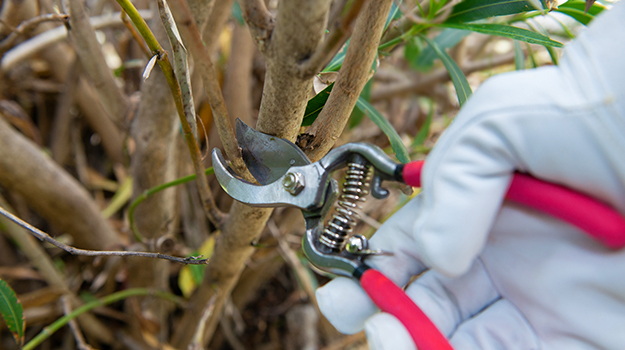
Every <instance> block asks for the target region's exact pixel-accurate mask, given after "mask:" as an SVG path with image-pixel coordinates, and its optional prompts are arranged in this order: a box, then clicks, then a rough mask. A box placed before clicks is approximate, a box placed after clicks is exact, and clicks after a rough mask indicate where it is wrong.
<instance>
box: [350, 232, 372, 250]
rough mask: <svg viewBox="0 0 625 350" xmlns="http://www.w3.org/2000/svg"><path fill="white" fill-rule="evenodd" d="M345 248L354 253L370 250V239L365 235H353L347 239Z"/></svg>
mask: <svg viewBox="0 0 625 350" xmlns="http://www.w3.org/2000/svg"><path fill="white" fill-rule="evenodd" d="M345 250H347V251H348V252H349V253H352V254H358V253H361V254H362V253H364V252H368V251H369V241H367V238H366V237H365V236H363V235H353V236H351V237H349V239H348V240H347V244H346V245H345Z"/></svg>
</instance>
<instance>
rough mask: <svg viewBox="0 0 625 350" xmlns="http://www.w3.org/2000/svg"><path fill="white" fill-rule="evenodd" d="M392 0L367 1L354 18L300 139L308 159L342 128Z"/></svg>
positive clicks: (326, 146)
mask: <svg viewBox="0 0 625 350" xmlns="http://www.w3.org/2000/svg"><path fill="white" fill-rule="evenodd" d="M391 4H392V0H381V1H368V2H367V3H366V4H365V7H364V8H363V10H362V11H361V13H360V16H359V17H358V19H357V20H356V27H355V28H354V35H353V36H352V39H351V41H350V45H349V48H348V49H347V53H346V55H345V61H344V62H343V66H342V68H341V70H340V71H339V77H338V78H337V80H336V82H335V83H334V88H333V89H332V93H331V94H330V97H329V98H328V101H327V102H326V105H325V107H324V108H323V110H322V111H321V113H320V114H319V117H318V118H317V120H316V121H315V122H314V123H313V125H312V126H311V127H310V129H308V131H307V132H306V134H304V135H303V137H302V138H301V139H300V140H299V141H300V147H302V148H303V149H304V150H305V151H306V154H307V155H308V157H309V158H310V159H312V160H317V159H320V158H321V157H323V156H324V155H325V154H326V153H327V152H328V151H329V150H330V149H331V148H332V146H333V145H334V142H335V141H336V140H337V139H338V137H339V135H340V134H341V133H342V132H343V128H344V127H345V124H346V123H347V120H348V118H349V115H350V113H351V112H352V110H353V109H354V106H355V105H356V100H357V99H358V96H359V94H360V91H361V90H362V88H363V87H364V86H365V84H366V83H367V80H368V78H369V74H370V71H371V63H372V62H373V60H374V59H375V56H376V54H377V51H378V44H379V41H380V36H381V35H382V30H383V29H384V23H385V21H386V14H387V13H388V12H389V10H390V7H391Z"/></svg>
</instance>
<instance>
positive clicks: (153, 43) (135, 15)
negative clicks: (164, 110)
mask: <svg viewBox="0 0 625 350" xmlns="http://www.w3.org/2000/svg"><path fill="white" fill-rule="evenodd" d="M117 3H118V4H119V5H120V6H121V7H122V8H123V9H124V10H125V11H126V13H127V14H128V17H130V19H131V20H132V23H134V25H135V27H136V28H137V30H138V31H139V33H140V34H141V36H142V37H143V39H144V40H145V42H146V44H147V45H148V47H149V48H150V50H151V51H152V54H153V55H157V57H158V65H159V67H161V70H162V72H163V74H164V75H165V79H167V83H168V84H169V88H170V89H171V92H172V95H173V97H174V102H175V104H176V111H177V112H178V119H179V120H180V124H181V125H182V132H183V135H184V138H185V141H186V143H187V147H188V148H189V153H190V156H191V162H192V163H193V169H194V170H195V174H196V175H198V176H197V184H198V190H199V192H200V197H201V199H202V206H203V207H204V211H205V212H206V216H207V217H208V218H209V220H211V222H213V224H215V226H217V227H221V225H222V224H223V222H224V220H225V214H224V213H222V212H221V211H220V210H219V209H218V208H217V206H216V205H215V201H214V199H213V194H212V193H211V190H210V187H209V186H208V180H207V179H206V176H204V170H205V169H204V164H203V163H202V152H201V151H200V146H199V145H198V143H197V142H196V139H195V137H194V135H193V129H192V128H191V125H190V124H189V123H188V122H187V119H186V117H185V112H184V106H183V103H182V97H181V92H180V86H179V85H178V82H177V81H176V77H175V75H174V70H173V68H172V66H171V63H170V62H169V59H168V57H167V56H168V55H167V51H165V50H164V49H163V48H162V47H161V44H160V43H159V42H158V40H156V38H155V37H154V34H153V33H152V31H151V30H150V28H149V27H148V24H147V23H146V22H145V20H144V19H143V18H142V17H141V15H140V14H139V11H137V9H136V8H135V6H134V5H133V4H132V3H131V2H130V0H117Z"/></svg>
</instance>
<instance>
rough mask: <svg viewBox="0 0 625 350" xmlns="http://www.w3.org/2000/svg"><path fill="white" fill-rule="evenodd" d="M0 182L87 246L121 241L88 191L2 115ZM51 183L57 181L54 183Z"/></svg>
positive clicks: (93, 247) (95, 246) (0, 122)
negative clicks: (10, 124)
mask: <svg viewBox="0 0 625 350" xmlns="http://www.w3.org/2000/svg"><path fill="white" fill-rule="evenodd" d="M0 184H2V186H3V187H5V188H9V189H11V191H15V192H16V193H19V194H20V195H22V196H23V197H24V199H25V200H26V201H27V202H28V204H29V205H30V206H31V207H32V208H34V209H35V210H36V211H37V212H38V213H39V214H40V215H41V216H43V217H44V218H45V219H46V220H48V221H49V222H50V223H51V224H52V225H54V226H55V227H57V228H59V229H60V230H61V231H65V232H67V233H69V234H70V235H72V237H73V238H74V242H75V243H76V245H77V246H80V247H85V248H88V249H98V248H102V247H109V246H112V245H115V244H118V243H119V238H118V237H117V235H116V234H115V232H114V231H113V229H112V227H110V226H109V224H108V223H107V222H106V220H104V218H103V217H102V216H101V215H100V211H99V209H98V207H97V206H96V204H95V202H94V201H93V200H92V199H91V197H90V196H89V193H87V191H86V190H85V189H84V188H83V187H82V186H81V185H80V184H79V183H78V182H77V181H76V180H75V179H74V178H73V177H71V176H70V175H69V174H68V173H67V172H66V171H65V170H63V169H62V168H61V167H60V166H58V165H57V164H56V163H55V162H54V161H52V160H51V159H50V158H49V157H47V156H46V155H45V154H44V153H43V151H41V150H40V149H39V148H38V147H37V146H36V145H35V144H34V143H32V142H31V141H30V140H28V139H26V138H25V137H24V136H23V135H21V134H19V133H18V132H16V131H15V130H14V129H13V128H12V127H11V126H9V125H8V124H7V122H6V121H4V119H3V118H0ZM50 184H54V185H53V186H51V185H50Z"/></svg>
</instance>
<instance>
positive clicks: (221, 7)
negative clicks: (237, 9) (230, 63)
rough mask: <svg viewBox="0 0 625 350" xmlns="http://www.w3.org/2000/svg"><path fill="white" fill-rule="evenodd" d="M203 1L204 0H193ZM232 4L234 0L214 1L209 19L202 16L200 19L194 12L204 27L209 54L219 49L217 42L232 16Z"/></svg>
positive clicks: (203, 36) (205, 42) (200, 25)
mask: <svg viewBox="0 0 625 350" xmlns="http://www.w3.org/2000/svg"><path fill="white" fill-rule="evenodd" d="M193 1H198V2H201V1H202V0H193ZM232 4H234V0H219V1H214V4H213V8H212V9H211V11H210V15H209V16H208V19H206V18H200V19H198V18H197V16H196V15H195V12H194V17H195V18H196V21H199V23H198V25H197V26H198V28H202V27H204V29H202V32H201V33H202V41H203V42H204V45H205V46H206V49H207V51H208V54H209V55H211V56H212V55H213V53H214V52H215V50H216V49H217V43H218V40H217V39H219V35H220V34H221V31H222V29H223V27H224V25H225V24H226V22H227V21H228V17H230V13H231V10H232Z"/></svg>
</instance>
